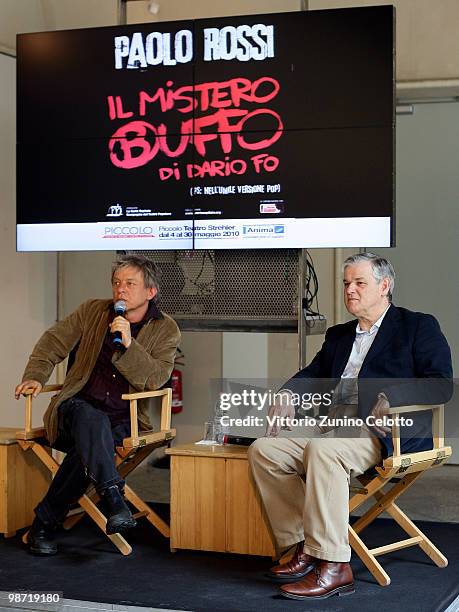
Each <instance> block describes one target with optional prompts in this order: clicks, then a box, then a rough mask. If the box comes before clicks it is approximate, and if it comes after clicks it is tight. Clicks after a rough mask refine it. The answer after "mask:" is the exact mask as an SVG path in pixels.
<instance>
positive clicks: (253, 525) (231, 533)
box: [166, 444, 275, 557]
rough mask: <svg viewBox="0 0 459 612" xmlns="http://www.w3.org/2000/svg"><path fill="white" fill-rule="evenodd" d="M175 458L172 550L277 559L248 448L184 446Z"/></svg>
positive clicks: (175, 449)
mask: <svg viewBox="0 0 459 612" xmlns="http://www.w3.org/2000/svg"><path fill="white" fill-rule="evenodd" d="M166 453H167V454H168V455H171V525H170V529H171V539H170V546H171V550H176V549H178V548H187V549H192V550H209V551H216V552H231V553H241V554H247V555H262V556H269V557H274V555H275V549H274V545H273V540H272V536H271V532H270V529H269V526H268V522H267V519H266V516H265V513H264V510H263V508H262V504H261V500H260V496H259V495H258V492H257V491H256V489H255V485H254V483H253V481H252V478H251V475H250V473H249V465H248V462H247V448H246V447H245V446H234V445H227V446H205V445H200V444H183V445H179V446H174V447H172V448H170V449H167V450H166Z"/></svg>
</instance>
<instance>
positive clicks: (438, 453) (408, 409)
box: [376, 404, 452, 478]
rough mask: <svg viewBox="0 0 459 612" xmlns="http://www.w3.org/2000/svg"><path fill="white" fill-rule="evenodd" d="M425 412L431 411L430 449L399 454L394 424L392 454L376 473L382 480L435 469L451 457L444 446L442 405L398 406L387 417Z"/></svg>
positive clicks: (397, 427) (397, 426) (398, 435)
mask: <svg viewBox="0 0 459 612" xmlns="http://www.w3.org/2000/svg"><path fill="white" fill-rule="evenodd" d="M425 410H431V411H432V442H433V444H432V449H431V450H426V451H416V452H412V453H404V454H402V453H401V450H400V425H399V424H398V423H397V422H395V423H394V424H393V425H392V443H393V447H394V454H393V455H392V456H391V457H387V459H385V460H384V461H383V465H382V467H377V468H376V471H377V472H378V473H379V474H380V475H381V476H384V478H391V477H392V476H395V475H397V476H400V475H403V474H409V473H410V472H420V471H424V470H427V469H430V468H431V467H437V466H439V465H442V464H443V463H445V462H446V461H447V460H448V459H449V457H451V455H452V449H451V446H445V437H444V405H443V404H438V405H413V406H399V407H394V408H390V409H389V416H398V415H400V414H403V413H416V412H421V411H425Z"/></svg>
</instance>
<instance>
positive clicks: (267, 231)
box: [242, 225, 285, 237]
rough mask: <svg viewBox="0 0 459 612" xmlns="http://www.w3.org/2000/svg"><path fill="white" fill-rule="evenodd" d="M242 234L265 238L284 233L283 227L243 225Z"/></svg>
mask: <svg viewBox="0 0 459 612" xmlns="http://www.w3.org/2000/svg"><path fill="white" fill-rule="evenodd" d="M242 233H243V234H244V236H249V237H254V236H263V235H264V236H266V235H270V236H272V235H273V234H276V235H280V234H284V233H285V226H284V225H243V226H242Z"/></svg>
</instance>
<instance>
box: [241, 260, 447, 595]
mask: <svg viewBox="0 0 459 612" xmlns="http://www.w3.org/2000/svg"><path fill="white" fill-rule="evenodd" d="M343 269H344V303H345V306H346V308H347V310H348V312H349V313H350V314H352V315H354V316H355V317H356V319H357V321H355V320H353V321H350V322H348V323H345V324H343V325H335V326H334V327H331V328H330V329H329V330H328V331H327V333H326V336H325V342H324V344H323V346H322V348H321V350H320V351H319V352H318V353H317V355H316V356H315V358H314V359H313V360H312V362H311V363H310V365H309V366H307V367H306V368H304V369H303V370H301V371H300V372H298V373H297V374H295V376H293V378H291V379H290V380H289V381H288V382H287V383H286V384H285V385H284V387H283V389H282V391H281V392H280V393H279V396H280V401H278V402H276V405H274V406H273V407H272V408H271V411H270V416H271V418H272V417H278V421H277V423H278V424H276V421H275V422H274V424H272V425H269V426H268V427H267V437H265V438H260V439H258V440H256V441H255V442H254V444H252V446H251V447H250V449H249V462H250V466H251V469H252V473H253V476H254V479H255V482H256V484H257V486H258V489H259V491H260V494H261V497H262V499H263V502H264V505H265V508H266V512H267V515H268V518H269V520H270V523H271V527H272V530H273V534H274V536H275V538H276V543H277V546H278V548H279V549H287V548H289V547H291V546H292V545H295V544H296V550H295V554H294V556H293V558H292V559H291V561H289V562H288V563H284V564H281V565H278V566H276V567H274V568H272V569H271V571H270V576H271V578H272V579H273V580H274V581H276V582H284V583H287V584H284V585H283V586H282V587H281V594H282V595H284V596H285V597H289V598H292V599H306V600H307V599H323V598H326V597H330V596H331V595H335V594H347V593H353V592H354V582H353V576H352V570H351V567H350V564H349V560H350V556H351V550H350V547H349V542H348V521H349V516H348V498H349V479H350V476H351V475H358V474H361V473H363V472H365V471H366V470H368V469H369V468H371V467H373V466H374V465H376V464H378V463H380V462H381V460H382V458H383V457H385V456H388V455H391V454H392V452H393V449H392V441H391V437H390V431H391V428H390V427H389V426H388V423H386V422H385V417H386V415H387V410H388V408H389V407H391V406H405V405H412V404H435V403H444V402H446V401H448V400H449V399H450V397H451V394H452V366H451V354H450V350H449V346H448V343H447V341H446V339H445V337H444V335H443V334H442V332H441V330H440V326H439V324H438V322H437V320H436V319H435V318H434V317H433V316H431V315H427V314H423V313H419V312H412V311H410V310H407V309H405V308H398V307H396V306H394V305H393V304H392V292H393V288H394V281H395V274H394V270H393V267H392V265H391V264H390V262H389V261H387V260H386V259H384V258H382V257H379V256H377V255H374V254H373V253H363V254H357V255H354V256H352V257H349V258H348V259H346V261H345V262H344V266H343ZM325 383H326V384H327V385H328V391H330V390H333V392H332V394H331V395H332V396H333V398H334V399H333V401H332V405H331V408H330V417H332V418H330V419H329V421H328V422H330V423H331V427H329V428H325V429H324V428H322V429H321V430H320V431H318V430H317V428H316V429H315V430H312V428H308V430H307V431H306V436H305V437H304V438H303V437H302V438H297V437H283V438H277V435H278V433H279V432H280V429H281V428H284V429H289V427H288V420H289V419H293V418H295V417H298V416H299V414H301V409H298V402H295V399H298V398H300V397H302V396H303V397H304V394H305V392H306V391H311V389H312V390H316V391H317V390H318V389H321V391H322V392H324V389H325V388H326V387H325V386H324V385H325ZM329 397H330V396H329ZM421 415H422V416H421V417H420V418H417V419H416V420H414V422H413V424H412V425H409V426H406V427H401V436H402V441H401V449H402V452H413V451H417V450H425V449H427V448H432V432H431V425H430V414H429V413H421ZM334 417H338V419H341V423H343V422H345V423H346V424H347V423H350V424H352V423H353V422H355V423H357V422H360V423H362V422H363V427H362V426H361V427H354V428H352V427H351V428H349V427H345V428H343V427H341V428H340V427H334V426H333V424H334V423H335V422H339V420H337V419H335V418H334ZM378 419H379V420H378ZM270 420H271V419H270ZM285 423H287V426H285ZM283 426H284V427H283ZM349 429H351V432H352V433H351V435H349ZM324 432H325V433H324Z"/></svg>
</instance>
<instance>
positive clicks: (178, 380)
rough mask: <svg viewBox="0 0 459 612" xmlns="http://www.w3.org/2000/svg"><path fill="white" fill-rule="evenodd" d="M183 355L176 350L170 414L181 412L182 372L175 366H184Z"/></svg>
mask: <svg viewBox="0 0 459 612" xmlns="http://www.w3.org/2000/svg"><path fill="white" fill-rule="evenodd" d="M184 357H185V355H184V354H183V353H182V351H181V350H180V349H177V357H176V358H175V362H174V369H173V370H172V374H171V387H172V409H171V412H172V414H178V413H179V412H182V410H183V384H182V372H181V370H179V369H178V367H177V366H182V367H183V366H184V365H185V364H184V363H183V358H184Z"/></svg>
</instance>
